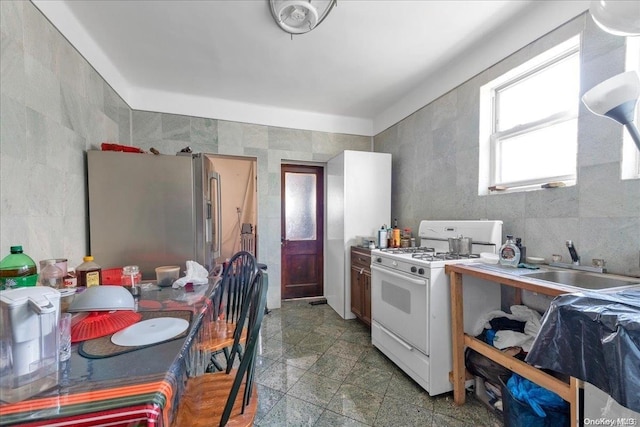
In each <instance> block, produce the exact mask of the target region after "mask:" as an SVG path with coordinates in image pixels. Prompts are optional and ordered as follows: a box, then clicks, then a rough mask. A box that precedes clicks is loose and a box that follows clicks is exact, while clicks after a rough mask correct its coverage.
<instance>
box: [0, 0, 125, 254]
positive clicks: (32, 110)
mask: <svg viewBox="0 0 640 427" xmlns="http://www.w3.org/2000/svg"><path fill="white" fill-rule="evenodd" d="M0 19H1V21H0V43H1V45H0V46H1V52H0V53H1V54H0V66H1V74H0V203H1V204H0V257H4V256H5V255H8V253H9V246H11V245H22V246H23V248H24V251H25V253H27V254H29V255H30V256H31V257H32V258H34V260H35V261H36V262H37V261H38V260H41V259H45V258H52V257H56V258H61V257H65V258H68V259H69V266H76V265H78V264H80V262H82V257H83V256H84V255H86V251H87V248H88V225H87V219H86V218H87V207H86V206H87V199H86V185H85V182H86V176H85V175H86V174H85V156H84V152H85V150H87V149H89V148H95V147H97V146H98V144H99V142H101V141H105V140H107V141H114V140H121V141H123V142H125V143H128V142H129V128H130V123H129V117H130V109H129V107H128V106H127V105H126V104H125V103H124V102H123V101H122V99H121V98H120V97H119V96H118V95H117V94H116V93H115V92H114V91H113V90H112V89H111V88H110V87H109V85H107V84H106V83H105V81H104V80H103V79H102V78H101V77H100V76H99V75H98V74H97V73H96V72H95V70H94V69H93V68H92V67H91V66H90V65H89V64H88V63H87V62H86V61H85V60H84V58H82V56H80V55H79V54H78V53H77V52H76V50H75V49H74V48H73V47H72V46H71V45H70V44H69V43H68V42H67V40H66V39H64V38H63V37H62V36H61V35H60V34H59V32H58V31H57V30H56V29H55V28H54V27H53V26H52V25H51V24H50V23H49V22H48V21H47V20H46V19H45V18H44V17H43V16H42V14H41V13H40V12H39V11H38V10H37V9H36V8H35V7H34V6H33V5H32V4H31V3H30V2H27V1H0Z"/></svg>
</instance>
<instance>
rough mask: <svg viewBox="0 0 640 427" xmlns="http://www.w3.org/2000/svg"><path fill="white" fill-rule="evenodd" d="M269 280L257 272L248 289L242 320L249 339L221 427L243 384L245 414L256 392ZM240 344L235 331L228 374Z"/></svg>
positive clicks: (221, 420) (239, 336) (242, 309)
mask: <svg viewBox="0 0 640 427" xmlns="http://www.w3.org/2000/svg"><path fill="white" fill-rule="evenodd" d="M267 287H268V285H267V281H265V280H263V277H262V271H260V270H259V271H257V272H256V275H255V277H254V281H253V285H252V286H250V287H249V292H248V293H249V298H248V299H247V300H246V301H247V302H246V303H245V304H244V306H243V307H242V308H241V310H240V311H241V314H240V318H244V319H246V324H247V340H246V343H245V348H244V355H243V357H242V359H241V361H240V366H239V367H238V370H237V372H236V377H235V379H234V381H233V385H232V387H231V391H230V393H229V397H228V399H227V402H226V404H225V408H224V411H223V413H222V418H221V419H220V426H224V425H226V424H227V422H228V421H229V416H230V415H231V411H232V409H233V406H234V403H235V401H236V398H237V397H239V396H238V391H239V390H240V387H241V385H242V383H245V388H244V395H243V396H242V412H243V413H244V408H245V406H246V405H247V404H248V403H249V400H250V398H251V393H252V390H253V382H254V374H255V372H254V371H255V360H256V353H257V350H258V340H259V337H260V327H261V326H262V319H263V318H264V313H265V311H266V310H265V309H266V307H267ZM240 345H241V334H240V333H238V332H237V331H236V336H235V337H234V343H233V346H232V349H231V356H230V358H229V362H228V363H227V374H228V373H229V372H230V371H231V367H232V365H233V361H234V360H235V357H236V355H238V353H239V349H240Z"/></svg>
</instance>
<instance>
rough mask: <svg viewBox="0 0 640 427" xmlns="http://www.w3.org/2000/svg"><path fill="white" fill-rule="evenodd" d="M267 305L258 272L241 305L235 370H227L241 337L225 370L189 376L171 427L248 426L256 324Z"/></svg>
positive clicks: (252, 412)
mask: <svg viewBox="0 0 640 427" xmlns="http://www.w3.org/2000/svg"><path fill="white" fill-rule="evenodd" d="M266 305H267V284H266V281H264V280H262V272H258V273H257V274H256V276H255V279H254V284H253V285H252V286H251V287H250V290H249V298H248V299H247V301H246V302H245V304H244V306H243V307H242V308H241V310H240V311H241V313H240V317H241V318H244V319H245V320H246V325H247V331H248V334H247V340H246V343H245V351H244V357H243V358H242V360H241V362H240V365H239V367H238V368H237V369H231V366H232V365H233V361H234V359H235V358H236V356H238V357H239V354H238V353H237V352H236V351H234V350H235V349H237V348H239V347H240V344H241V336H240V334H237V335H236V337H235V339H234V343H233V345H232V350H231V353H230V354H231V356H230V360H229V362H230V363H228V365H227V371H226V372H216V373H207V374H203V375H201V376H198V377H194V378H189V379H188V380H187V385H186V388H185V391H184V394H183V395H182V397H181V399H180V403H179V405H178V411H177V414H176V418H175V419H174V421H173V423H172V426H173V427H201V426H202V427H204V426H207V427H209V426H213V425H219V426H251V425H253V421H254V420H255V417H256V413H257V410H258V393H257V388H256V387H254V373H255V372H254V371H255V359H256V353H257V349H258V340H259V336H260V326H261V324H262V319H263V317H264V313H265V308H266Z"/></svg>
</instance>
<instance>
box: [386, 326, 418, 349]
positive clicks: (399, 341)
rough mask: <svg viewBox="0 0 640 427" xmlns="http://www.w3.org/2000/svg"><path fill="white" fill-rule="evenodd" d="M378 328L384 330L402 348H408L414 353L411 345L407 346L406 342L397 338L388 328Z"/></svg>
mask: <svg viewBox="0 0 640 427" xmlns="http://www.w3.org/2000/svg"><path fill="white" fill-rule="evenodd" d="M378 327H379V328H380V329H381V330H382V332H384V333H385V334H387V335H389V337H390V338H393V339H394V340H395V341H396V342H397V343H398V344H400V345H401V346H403V347H404V348H406V349H407V350H409V351H413V347H411V346H410V345H409V344H407V343H406V342H404V341H402V340H401V339H400V338H398V337H397V336H396V334H394V333H393V332H391V331H389V330H388V329H387V328H385V327H384V326H382V325H378Z"/></svg>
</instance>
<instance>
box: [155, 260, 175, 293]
mask: <svg viewBox="0 0 640 427" xmlns="http://www.w3.org/2000/svg"><path fill="white" fill-rule="evenodd" d="M178 277H180V267H178V266H177V265H166V266H162V267H156V283H157V284H158V286H160V287H165V288H166V287H168V286H171V285H173V282H175V281H176V280H178Z"/></svg>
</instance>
